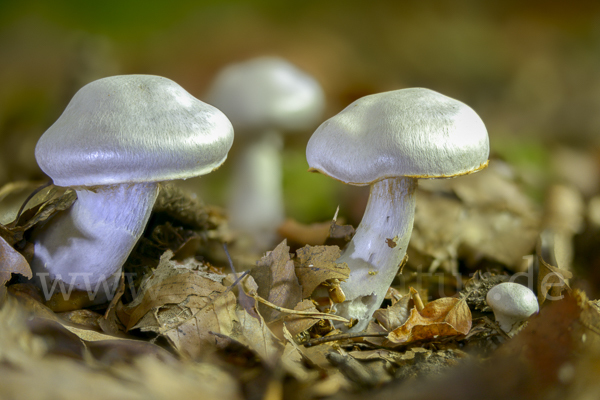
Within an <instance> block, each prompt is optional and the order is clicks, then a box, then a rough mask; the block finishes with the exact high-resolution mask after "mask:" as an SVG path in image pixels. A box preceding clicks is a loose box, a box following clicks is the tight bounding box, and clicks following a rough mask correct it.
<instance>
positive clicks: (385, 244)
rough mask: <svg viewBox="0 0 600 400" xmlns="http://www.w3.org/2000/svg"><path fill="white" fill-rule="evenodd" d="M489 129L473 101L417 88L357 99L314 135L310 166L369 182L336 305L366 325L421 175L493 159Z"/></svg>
mask: <svg viewBox="0 0 600 400" xmlns="http://www.w3.org/2000/svg"><path fill="white" fill-rule="evenodd" d="M488 156H489V139H488V134H487V131H486V128H485V125H484V124H483V121H481V119H480V118H479V116H478V115H477V114H476V113H475V111H473V110H472V109H471V108H470V107H468V106H467V105H465V104H463V103H461V102H459V101H457V100H454V99H451V98H449V97H446V96H444V95H442V94H439V93H437V92H434V91H432V90H429V89H422V88H412V89H402V90H396V91H391V92H385V93H379V94H375V95H371V96H366V97H363V98H361V99H358V100H357V101H355V102H354V103H352V104H350V105H349V106H348V107H346V108H345V109H344V110H343V111H342V112H340V113H339V114H338V115H336V116H334V117H333V118H331V119H329V120H327V121H325V122H324V123H323V124H322V125H321V126H320V127H319V128H318V129H317V130H316V131H315V133H314V134H313V135H312V137H311V138H310V140H309V142H308V145H307V148H306V158H307V160H308V164H309V166H310V170H311V171H318V172H321V173H323V174H325V175H329V176H331V177H332V178H334V179H337V180H339V181H341V182H344V183H347V184H352V185H370V186H371V191H370V196H369V201H368V204H367V208H366V210H365V213H364V216H363V219H362V221H361V223H360V225H359V227H358V228H357V230H356V234H355V235H354V238H353V239H352V241H351V242H350V243H349V244H348V245H347V247H346V248H345V249H344V251H343V252H342V255H341V256H340V258H338V260H337V262H338V263H347V264H348V267H349V268H350V271H351V272H350V277H349V278H348V279H347V280H346V281H345V282H342V283H341V285H340V286H341V289H342V290H343V291H344V293H345V295H346V301H344V302H343V303H340V304H338V305H337V313H338V314H339V315H342V316H344V317H346V318H349V319H350V318H352V319H356V320H358V323H357V324H356V325H355V326H354V327H353V328H352V330H353V331H360V330H362V329H364V328H365V327H366V325H367V323H368V322H369V320H370V318H371V316H372V315H373V312H374V311H375V310H376V309H377V308H379V306H380V305H381V303H382V301H383V299H384V296H385V293H386V291H387V289H388V288H389V286H390V285H391V283H392V281H393V279H394V277H395V276H396V274H397V273H398V270H399V268H400V265H401V263H402V261H403V259H404V256H405V254H406V248H407V246H408V242H409V239H410V235H411V232H412V227H413V220H414V213H415V190H416V189H417V181H418V179H423V178H452V177H455V176H459V175H465V174H470V173H473V172H476V171H479V170H480V169H483V168H485V167H486V166H487V163H488Z"/></svg>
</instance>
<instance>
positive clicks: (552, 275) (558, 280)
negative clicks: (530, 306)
mask: <svg viewBox="0 0 600 400" xmlns="http://www.w3.org/2000/svg"><path fill="white" fill-rule="evenodd" d="M538 261H539V274H538V280H537V297H538V302H539V303H540V305H541V304H542V303H544V302H545V301H546V298H547V297H551V298H552V299H557V298H562V295H561V294H562V292H563V291H564V290H570V287H569V285H568V283H567V281H568V280H569V279H571V278H572V277H573V274H572V273H571V272H570V271H567V270H566V269H562V268H558V267H555V266H554V265H551V264H550V263H548V262H546V260H544V258H543V257H542V254H541V252H540V251H539V249H538Z"/></svg>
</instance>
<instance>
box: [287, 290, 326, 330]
mask: <svg viewBox="0 0 600 400" xmlns="http://www.w3.org/2000/svg"><path fill="white" fill-rule="evenodd" d="M294 310H296V311H312V312H315V313H318V312H319V310H317V307H315V304H314V303H313V302H312V301H311V300H308V299H307V300H303V301H302V302H301V303H298V304H297V305H296V307H294ZM317 322H319V320H318V319H315V318H307V317H303V316H302V315H294V314H291V315H289V316H287V317H286V319H285V327H286V328H287V330H288V331H289V333H290V334H291V335H292V336H293V337H296V335H298V334H299V333H301V332H304V331H306V330H307V329H310V328H311V327H312V326H313V325H315V324H316V323H317Z"/></svg>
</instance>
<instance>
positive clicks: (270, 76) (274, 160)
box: [207, 57, 325, 251]
mask: <svg viewBox="0 0 600 400" xmlns="http://www.w3.org/2000/svg"><path fill="white" fill-rule="evenodd" d="M207 101H208V102H209V103H210V104H212V105H214V106H215V107H217V108H219V109H220V110H221V111H223V112H224V113H225V115H227V117H228V118H229V119H230V120H231V123H232V124H233V126H234V128H235V131H236V134H237V135H238V137H239V139H238V140H241V142H239V146H240V147H239V148H240V149H241V150H242V151H240V153H239V154H238V157H237V159H236V160H235V162H234V172H233V176H232V179H231V182H230V193H229V204H228V211H229V219H230V221H231V224H232V226H233V227H235V228H237V229H239V230H241V231H243V232H247V233H249V234H251V236H253V238H254V242H255V243H254V245H255V246H256V249H257V250H260V251H262V250H265V249H268V248H270V246H271V245H272V244H273V240H274V239H275V237H276V236H275V230H276V228H277V227H278V226H279V225H280V224H281V223H282V222H283V219H284V215H285V213H284V204H283V190H282V176H281V168H282V166H281V148H282V137H281V133H282V132H292V131H301V130H305V129H309V128H311V127H313V126H314V125H316V123H317V122H318V119H319V118H320V117H321V114H322V113H323V109H324V105H325V97H324V94H323V90H322V89H321V86H320V85H319V83H318V82H317V81H316V80H315V79H314V78H313V77H311V76H309V75H308V74H306V73H305V72H303V71H301V70H299V69H298V68H297V67H295V66H294V65H292V64H291V63H289V62H287V61H286V60H284V59H281V58H278V57H259V58H254V59H251V60H248V61H245V62H241V63H237V64H232V65H230V66H228V67H226V68H224V69H223V70H222V71H221V72H220V73H219V74H218V76H217V77H216V78H215V81H214V82H213V84H212V85H211V88H210V89H209V92H208V94H207ZM240 135H241V136H240Z"/></svg>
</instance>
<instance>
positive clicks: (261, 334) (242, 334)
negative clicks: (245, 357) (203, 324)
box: [227, 307, 284, 367]
mask: <svg viewBox="0 0 600 400" xmlns="http://www.w3.org/2000/svg"><path fill="white" fill-rule="evenodd" d="M236 315H237V325H238V326H237V327H236V329H233V330H232V332H231V333H230V334H228V335H227V336H229V337H230V338H232V339H234V340H236V341H237V342H239V343H241V344H243V345H245V346H247V347H248V348H250V349H251V350H252V351H254V352H255V353H256V354H257V355H258V356H259V357H260V358H261V359H262V360H263V361H264V362H265V363H266V364H267V365H269V366H271V367H275V366H276V365H277V364H278V362H279V359H280V358H281V355H282V353H283V350H284V346H283V344H282V343H281V342H280V341H279V340H278V339H277V338H276V337H275V335H274V334H273V333H272V332H271V331H270V330H269V328H268V327H267V324H266V323H265V321H264V320H262V319H257V318H254V317H253V316H251V315H250V314H248V313H247V312H246V310H244V309H243V308H241V307H238V309H237V310H236Z"/></svg>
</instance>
